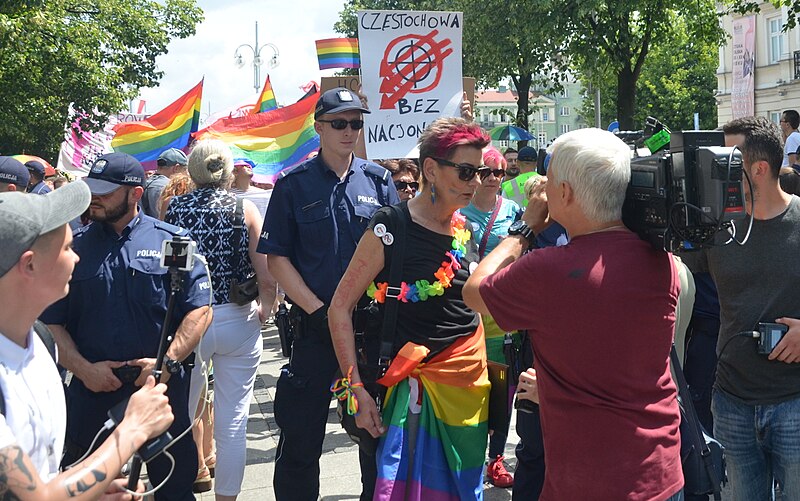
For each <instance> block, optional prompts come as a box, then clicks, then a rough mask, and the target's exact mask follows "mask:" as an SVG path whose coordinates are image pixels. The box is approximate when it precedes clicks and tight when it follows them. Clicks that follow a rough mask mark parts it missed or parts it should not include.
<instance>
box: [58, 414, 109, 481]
mask: <svg viewBox="0 0 800 501" xmlns="http://www.w3.org/2000/svg"><path fill="white" fill-rule="evenodd" d="M114 426H115V425H114V421H112V420H111V419H106V422H105V423H103V427H102V428H100V431H98V432H97V435H95V436H94V438H93V439H92V445H90V446H89V448H88V449H86V452H84V453H83V456H81V457H80V459H78V460H77V461H75V462H74V463H72V464H71V465H69V466H67V467H66V468H64V470H65V471H66V470H69V469H70V468H72V467H73V466H75V465H76V464H78V463H80V462H81V461H83V460H84V459H86V458H87V457H88V456H89V454H91V453H92V452H93V451H94V445H95V444H96V443H97V439H98V438H100V435H102V434H103V432H104V431H107V430H111V429H113V428H114Z"/></svg>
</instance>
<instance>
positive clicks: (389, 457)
mask: <svg viewBox="0 0 800 501" xmlns="http://www.w3.org/2000/svg"><path fill="white" fill-rule="evenodd" d="M429 354H430V350H429V349H428V348H426V347H424V346H420V345H417V344H413V343H407V344H406V345H405V346H404V347H403V348H402V349H401V350H400V352H399V353H398V354H397V356H395V358H394V360H393V361H392V365H391V366H390V367H389V370H388V371H387V373H386V376H384V377H383V378H382V379H381V380H380V381H379V382H380V383H381V384H383V385H384V386H388V387H389V391H388V393H387V395H386V401H385V405H384V411H383V422H384V423H385V425H387V428H388V430H387V431H386V434H385V435H384V436H383V437H382V438H381V440H380V443H379V445H378V452H377V461H378V481H377V483H376V486H375V499H378V500H380V501H405V500H412V501H422V500H426V501H430V500H432V501H460V500H463V499H475V500H481V499H483V465H484V461H485V458H486V438H487V436H488V432H489V430H488V416H489V411H488V408H489V388H490V384H489V378H488V375H487V372H486V345H485V341H484V335H483V327H478V329H477V330H476V331H475V333H474V334H472V335H471V336H468V337H464V338H461V339H459V340H458V341H456V342H455V343H453V344H452V345H451V346H450V347H449V348H447V349H445V350H444V351H442V352H441V353H439V354H438V355H436V356H435V357H433V359H431V360H430V361H427V362H424V363H423V360H424V359H425V358H426V357H427V356H428V355H429ZM420 396H421V398H420ZM411 412H413V413H415V414H419V427H418V431H417V437H416V441H415V443H414V445H413V449H411V448H410V444H409V439H410V436H409V435H410V434H409V432H408V428H407V426H408V419H409V413H411ZM410 450H413V451H414V452H413V458H412V456H411V453H410V452H409V451H410Z"/></svg>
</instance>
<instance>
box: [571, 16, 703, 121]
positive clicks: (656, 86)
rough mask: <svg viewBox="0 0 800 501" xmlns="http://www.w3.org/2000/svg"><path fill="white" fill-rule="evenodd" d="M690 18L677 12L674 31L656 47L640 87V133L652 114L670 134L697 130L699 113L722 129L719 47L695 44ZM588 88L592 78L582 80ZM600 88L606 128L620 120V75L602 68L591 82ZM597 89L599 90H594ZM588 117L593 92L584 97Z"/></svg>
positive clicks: (638, 94)
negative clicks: (719, 122)
mask: <svg viewBox="0 0 800 501" xmlns="http://www.w3.org/2000/svg"><path fill="white" fill-rule="evenodd" d="M687 22H688V21H687V20H686V19H685V18H684V17H683V16H680V15H677V14H673V19H672V21H671V22H670V24H671V26H672V28H671V29H670V30H669V31H668V32H666V33H664V34H663V37H662V38H661V40H660V41H659V43H658V44H655V45H654V47H653V49H652V50H651V51H650V54H649V55H648V57H647V60H646V61H645V63H644V66H643V68H642V72H641V76H640V77H639V79H638V81H637V84H636V96H637V107H636V111H635V113H634V115H633V122H632V123H633V125H632V128H633V129H641V128H642V126H643V124H644V121H645V119H646V118H647V116H653V117H655V118H658V119H659V120H661V121H662V122H663V123H664V124H665V125H666V126H667V127H669V128H670V129H671V130H680V129H691V128H694V113H699V114H700V127H701V128H702V129H713V128H714V127H716V126H717V108H716V102H715V98H714V90H715V89H716V87H717V79H716V74H715V71H716V68H717V65H718V60H717V58H718V55H717V44H716V43H714V42H712V41H708V40H706V41H705V42H702V41H699V42H698V41H695V40H693V39H692V38H691V37H690V36H689V35H688V29H687V27H686V24H687ZM582 79H583V81H584V83H585V84H588V83H589V78H588V77H587V76H585V75H584V76H583V78H582ZM592 80H593V81H594V85H596V86H599V88H600V96H601V106H600V110H601V116H602V123H603V125H605V124H608V123H610V122H611V121H612V120H614V119H615V118H617V115H616V97H617V92H616V87H617V80H616V75H615V74H614V72H613V71H611V70H610V69H609V68H603V69H602V70H601V71H599V72H598V73H597V74H595V75H594V78H592ZM595 88H596V87H595ZM582 112H583V114H584V115H585V116H594V94H593V93H592V94H591V95H587V96H586V97H585V99H584V109H583V110H582Z"/></svg>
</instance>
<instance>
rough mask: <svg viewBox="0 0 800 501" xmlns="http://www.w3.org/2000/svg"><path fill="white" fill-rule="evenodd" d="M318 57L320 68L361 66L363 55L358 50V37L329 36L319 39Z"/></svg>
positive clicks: (317, 42)
mask: <svg viewBox="0 0 800 501" xmlns="http://www.w3.org/2000/svg"><path fill="white" fill-rule="evenodd" d="M316 44H317V59H319V69H321V70H327V69H328V68H359V67H360V66H361V56H360V55H359V52H358V38H327V39H325V40H317V41H316Z"/></svg>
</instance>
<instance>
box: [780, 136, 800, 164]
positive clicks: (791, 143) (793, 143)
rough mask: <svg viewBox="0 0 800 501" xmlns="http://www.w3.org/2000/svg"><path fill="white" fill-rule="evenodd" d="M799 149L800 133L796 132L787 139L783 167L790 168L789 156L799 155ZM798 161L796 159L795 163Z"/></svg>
mask: <svg viewBox="0 0 800 501" xmlns="http://www.w3.org/2000/svg"><path fill="white" fill-rule="evenodd" d="M797 148H800V132H797V131H794V132H792V133H791V134H789V137H787V138H786V144H785V145H784V147H783V165H781V167H789V155H794V154H795V153H797ZM797 160H798V159H795V161H797Z"/></svg>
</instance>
